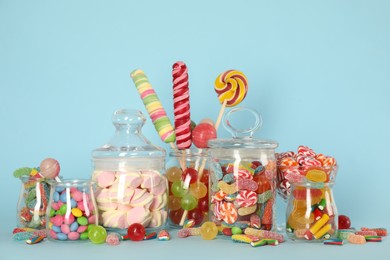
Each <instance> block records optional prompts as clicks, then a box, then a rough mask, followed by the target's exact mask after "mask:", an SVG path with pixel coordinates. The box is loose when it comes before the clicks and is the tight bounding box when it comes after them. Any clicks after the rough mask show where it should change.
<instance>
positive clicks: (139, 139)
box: [92, 109, 165, 160]
mask: <svg viewBox="0 0 390 260" xmlns="http://www.w3.org/2000/svg"><path fill="white" fill-rule="evenodd" d="M145 121H146V119H145V117H144V115H143V114H142V112H141V111H139V110H134V109H121V110H117V111H115V112H114V114H113V116H112V123H113V124H114V126H115V134H114V136H113V137H112V138H111V139H110V140H109V141H108V142H107V143H106V144H104V145H103V146H101V147H99V148H97V149H95V150H93V151H92V157H93V158H94V159H109V158H112V159H118V158H119V159H125V158H129V159H137V160H140V159H141V158H144V159H145V160H155V159H157V160H164V159H165V150H164V149H163V148H161V147H158V146H155V145H153V144H152V143H151V142H150V141H149V140H148V139H147V138H146V137H145V136H144V135H143V134H142V132H141V128H142V126H143V125H144V124H145Z"/></svg>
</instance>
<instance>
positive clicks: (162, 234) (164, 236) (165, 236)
mask: <svg viewBox="0 0 390 260" xmlns="http://www.w3.org/2000/svg"><path fill="white" fill-rule="evenodd" d="M157 239H158V241H168V240H171V235H170V234H169V232H168V231H167V230H165V229H162V230H160V231H159V232H158V234H157Z"/></svg>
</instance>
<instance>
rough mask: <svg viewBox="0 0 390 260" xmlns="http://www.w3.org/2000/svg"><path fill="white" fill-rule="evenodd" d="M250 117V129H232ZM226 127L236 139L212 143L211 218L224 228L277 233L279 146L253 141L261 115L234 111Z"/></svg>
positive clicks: (210, 142)
mask: <svg viewBox="0 0 390 260" xmlns="http://www.w3.org/2000/svg"><path fill="white" fill-rule="evenodd" d="M233 115H234V117H233ZM248 115H252V116H253V117H254V120H252V121H251V126H250V127H248V128H242V129H238V128H234V127H233V124H232V121H233V120H234V119H236V120H237V119H238V120H243V119H248V118H250V116H248ZM253 122H254V123H253ZM223 123H224V126H225V128H226V129H227V130H228V131H230V132H231V133H232V135H233V138H232V139H215V140H211V141H209V147H210V157H211V159H210V199H211V200H210V218H211V220H212V221H214V222H215V223H216V224H217V225H219V226H222V227H225V226H226V227H233V226H238V227H247V226H251V227H253V228H257V229H264V230H273V231H274V230H275V229H276V224H275V203H276V201H275V199H276V193H275V178H276V163H275V148H276V147H277V146H278V143H277V142H275V141H269V140H260V139H256V138H253V137H252V135H253V134H254V132H255V131H256V130H257V129H258V128H259V127H260V125H261V117H260V115H259V114H258V113H257V112H256V111H254V110H252V109H248V108H244V107H237V108H233V109H232V110H230V111H229V112H228V113H227V114H226V115H225V119H224V121H223ZM236 124H237V125H238V124H240V125H243V123H240V122H239V123H236Z"/></svg>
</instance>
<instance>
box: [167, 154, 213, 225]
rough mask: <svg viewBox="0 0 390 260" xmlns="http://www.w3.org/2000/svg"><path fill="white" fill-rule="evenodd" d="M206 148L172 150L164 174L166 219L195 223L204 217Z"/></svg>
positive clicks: (206, 217) (202, 220) (204, 218)
mask: <svg viewBox="0 0 390 260" xmlns="http://www.w3.org/2000/svg"><path fill="white" fill-rule="evenodd" d="M208 162H209V160H208V154H207V149H199V150H198V149H195V148H193V149H187V150H181V151H180V150H172V151H171V152H170V154H169V160H168V163H167V170H166V176H167V179H168V185H169V198H168V223H169V225H170V226H171V227H174V228H179V227H182V226H183V225H184V223H185V222H188V221H192V222H193V223H191V224H190V225H193V226H199V225H201V224H202V223H203V222H205V221H208V210H209V208H208V205H209V196H208V187H209V170H208V168H209V164H208Z"/></svg>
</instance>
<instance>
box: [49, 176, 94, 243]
mask: <svg viewBox="0 0 390 260" xmlns="http://www.w3.org/2000/svg"><path fill="white" fill-rule="evenodd" d="M50 184H51V189H50V201H49V206H48V208H47V212H46V216H47V225H46V229H47V234H48V238H49V239H50V240H56V241H58V240H60V241H75V240H87V239H88V232H87V229H88V226H89V225H91V224H96V225H97V224H98V212H97V210H96V203H95V196H94V185H93V182H92V181H91V180H77V179H73V180H63V181H61V182H55V181H51V182H50Z"/></svg>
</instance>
